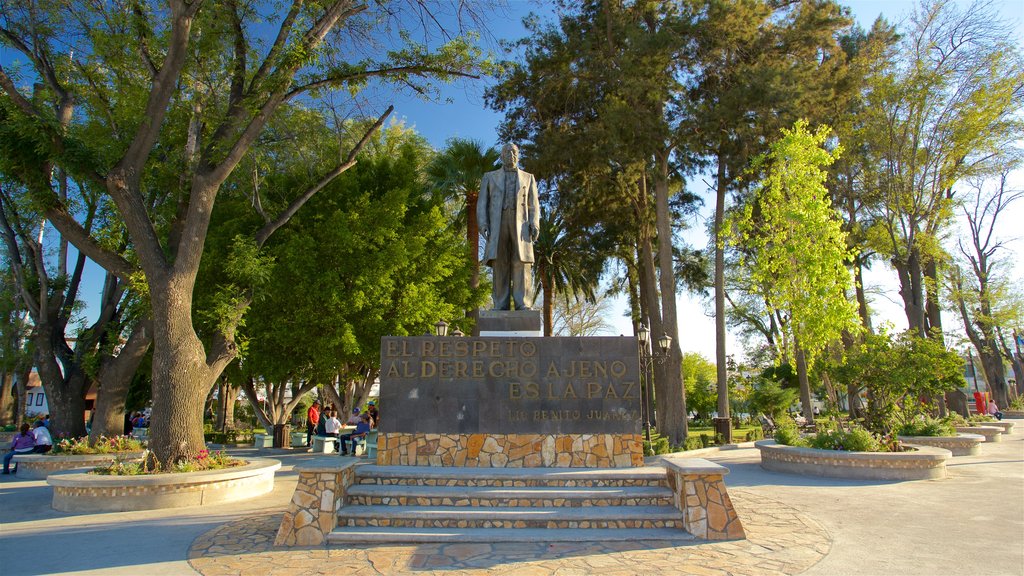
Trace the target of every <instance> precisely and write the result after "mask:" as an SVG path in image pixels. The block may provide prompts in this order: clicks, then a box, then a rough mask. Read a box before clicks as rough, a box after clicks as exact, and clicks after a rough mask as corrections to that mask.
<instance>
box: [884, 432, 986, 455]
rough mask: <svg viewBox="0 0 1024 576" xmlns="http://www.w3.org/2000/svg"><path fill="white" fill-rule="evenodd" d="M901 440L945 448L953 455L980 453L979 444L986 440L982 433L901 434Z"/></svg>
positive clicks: (915, 444)
mask: <svg viewBox="0 0 1024 576" xmlns="http://www.w3.org/2000/svg"><path fill="white" fill-rule="evenodd" d="M899 439H900V441H901V442H903V443H905V444H911V445H914V446H931V447H933V448H945V449H946V450H949V451H950V452H952V453H953V456H972V455H974V454H977V453H978V450H979V448H978V446H980V445H981V443H982V442H984V441H985V437H984V436H982V435H981V434H957V435H956V436H900V437H899Z"/></svg>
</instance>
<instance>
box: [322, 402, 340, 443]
mask: <svg viewBox="0 0 1024 576" xmlns="http://www.w3.org/2000/svg"><path fill="white" fill-rule="evenodd" d="M326 415H327V417H326V418H325V420H326V422H324V436H329V437H331V438H337V437H338V431H339V430H341V420H338V416H337V413H336V412H335V411H334V410H333V409H328V410H327V412H326Z"/></svg>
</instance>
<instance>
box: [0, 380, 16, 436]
mask: <svg viewBox="0 0 1024 576" xmlns="http://www.w3.org/2000/svg"><path fill="white" fill-rule="evenodd" d="M13 386H14V374H13V373H11V372H0V426H6V425H8V424H11V423H13V422H14V405H15V402H14V397H15V394H14V391H13V390H11V388H12V387H13Z"/></svg>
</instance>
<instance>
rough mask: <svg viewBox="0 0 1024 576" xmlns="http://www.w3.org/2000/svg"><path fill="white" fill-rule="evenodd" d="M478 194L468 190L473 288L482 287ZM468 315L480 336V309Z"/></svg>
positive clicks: (467, 212)
mask: <svg viewBox="0 0 1024 576" xmlns="http://www.w3.org/2000/svg"><path fill="white" fill-rule="evenodd" d="M478 195H479V192H477V191H476V190H472V189H470V190H468V191H467V192H466V245H467V246H468V247H469V248H468V250H469V254H468V256H469V274H470V276H469V287H470V288H472V289H473V290H476V289H477V288H479V287H480V224H479V222H477V220H476V204H477V200H478V199H479V198H478ZM547 298H548V293H547V292H544V300H545V301H546V300H547ZM466 317H467V318H469V319H470V320H472V322H473V330H472V332H471V333H472V335H473V336H479V335H480V329H479V328H477V320H478V319H479V318H480V309H479V308H473V309H472V310H466ZM463 331H464V332H465V330H463Z"/></svg>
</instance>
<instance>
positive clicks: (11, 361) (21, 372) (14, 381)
mask: <svg viewBox="0 0 1024 576" xmlns="http://www.w3.org/2000/svg"><path fill="white" fill-rule="evenodd" d="M0 262H2V263H3V266H4V267H3V268H2V269H0V278H2V279H3V281H2V282H0V387H2V388H0V424H4V425H6V424H15V425H16V426H21V423H22V420H23V418H24V416H25V387H26V383H27V382H28V377H29V373H30V372H31V371H32V341H31V339H30V338H29V333H30V330H31V326H30V325H29V324H28V320H29V316H28V314H27V313H26V310H25V305H24V303H23V301H22V299H21V297H20V295H19V294H18V293H17V291H16V289H15V286H16V282H15V277H14V273H13V270H11V267H10V265H9V264H8V263H7V262H6V258H3V259H0Z"/></svg>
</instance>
